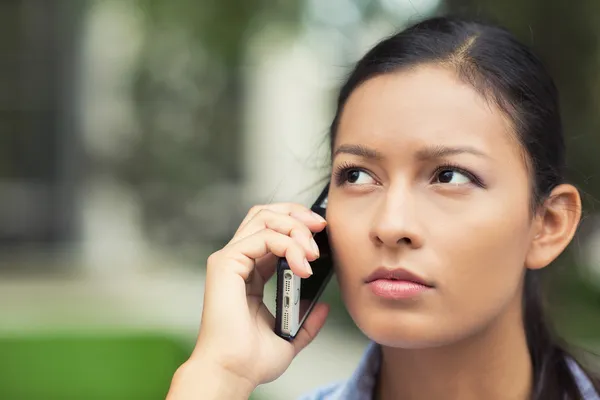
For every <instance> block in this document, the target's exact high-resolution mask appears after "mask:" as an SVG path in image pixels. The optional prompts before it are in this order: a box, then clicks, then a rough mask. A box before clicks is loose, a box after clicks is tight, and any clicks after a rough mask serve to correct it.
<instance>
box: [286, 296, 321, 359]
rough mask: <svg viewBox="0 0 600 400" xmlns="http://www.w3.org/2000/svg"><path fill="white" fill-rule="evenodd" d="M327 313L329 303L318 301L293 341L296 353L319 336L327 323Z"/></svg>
mask: <svg viewBox="0 0 600 400" xmlns="http://www.w3.org/2000/svg"><path fill="white" fill-rule="evenodd" d="M327 314H329V306H328V305H327V304H324V303H318V304H316V305H315V307H314V308H313V310H312V311H311V313H310V315H309V316H308V318H306V321H305V322H304V324H302V328H301V329H300V331H299V332H298V334H297V335H296V337H295V338H294V340H293V341H292V343H293V345H294V351H295V353H296V355H297V354H298V353H300V351H301V350H302V349H304V348H305V347H306V346H307V345H308V344H309V343H310V342H312V341H313V339H314V338H315V337H316V336H317V334H318V333H319V331H320V330H321V328H322V327H323V325H325V319H327Z"/></svg>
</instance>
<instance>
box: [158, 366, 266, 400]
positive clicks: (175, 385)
mask: <svg viewBox="0 0 600 400" xmlns="http://www.w3.org/2000/svg"><path fill="white" fill-rule="evenodd" d="M254 389H255V385H254V384H253V383H252V382H251V381H250V380H248V379H245V378H242V377H240V376H237V375H236V374H234V373H233V372H231V371H228V370H227V369H225V368H222V367H221V366H219V365H218V364H216V363H210V362H204V361H202V360H188V361H186V362H185V363H184V364H183V365H181V366H180V367H179V368H178V369H177V371H176V372H175V374H174V375H173V380H172V382H171V388H170V389H169V394H168V395H167V400H188V399H189V400H192V399H193V400H196V399H248V398H249V397H250V395H251V394H252V391H253V390H254Z"/></svg>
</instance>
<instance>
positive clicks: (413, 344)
mask: <svg viewBox="0 0 600 400" xmlns="http://www.w3.org/2000/svg"><path fill="white" fill-rule="evenodd" d="M355 311H356V312H352V311H351V312H350V315H351V316H352V318H353V319H354V322H355V323H356V325H357V326H358V328H359V329H360V330H361V331H362V332H363V334H364V335H365V336H367V337H368V338H369V339H370V340H372V341H374V342H376V343H378V344H380V345H382V346H388V347H396V348H402V349H426V348H434V347H441V346H445V345H448V344H452V343H455V342H457V341H460V340H461V339H462V338H464V337H467V336H468V332H466V331H462V330H461V331H457V330H456V329H452V328H451V327H449V326H445V324H443V323H440V322H441V321H440V320H439V319H436V318H434V317H433V316H426V315H423V314H422V313H411V312H408V311H400V310H396V311H390V310H385V311H384V310H381V311H380V310H377V311H375V310H373V309H369V310H355ZM390 313H393V314H392V315H390ZM458 325H459V326H460V324H458Z"/></svg>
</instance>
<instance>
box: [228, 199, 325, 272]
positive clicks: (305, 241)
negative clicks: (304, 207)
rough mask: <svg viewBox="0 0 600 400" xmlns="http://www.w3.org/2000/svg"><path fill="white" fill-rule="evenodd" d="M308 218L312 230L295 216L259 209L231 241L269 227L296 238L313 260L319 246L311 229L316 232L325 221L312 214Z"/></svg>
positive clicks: (322, 226)
mask: <svg viewBox="0 0 600 400" xmlns="http://www.w3.org/2000/svg"><path fill="white" fill-rule="evenodd" d="M305 218H306V217H305ZM309 218H310V219H311V224H312V225H311V227H312V231H311V229H310V228H309V227H308V226H307V225H306V223H305V222H302V221H300V220H299V219H297V218H295V217H292V216H290V215H287V214H282V213H279V212H276V211H273V210H271V209H266V208H265V209H263V210H261V211H259V212H258V213H257V214H256V215H255V216H254V218H253V219H252V220H251V221H249V222H248V223H247V224H246V225H245V226H244V227H243V228H241V229H240V230H239V231H238V233H237V235H236V236H237V237H236V238H234V239H233V241H232V243H235V242H236V241H239V240H241V239H243V238H245V237H248V236H251V235H253V234H255V233H257V232H259V231H261V230H263V229H271V230H274V231H275V232H279V233H281V234H284V235H287V236H290V237H292V238H293V239H296V240H297V241H298V243H300V244H301V245H302V246H303V247H304V249H305V250H306V251H307V252H309V253H310V254H311V258H309V261H313V260H315V259H316V258H317V257H318V255H319V248H318V246H317V244H316V243H315V241H314V240H313V231H315V232H318V231H320V230H322V229H323V228H324V227H325V224H326V223H325V220H324V219H322V218H321V219H320V220H319V219H317V218H316V217H312V216H309ZM319 218H320V217H319ZM236 239H237V240H236Z"/></svg>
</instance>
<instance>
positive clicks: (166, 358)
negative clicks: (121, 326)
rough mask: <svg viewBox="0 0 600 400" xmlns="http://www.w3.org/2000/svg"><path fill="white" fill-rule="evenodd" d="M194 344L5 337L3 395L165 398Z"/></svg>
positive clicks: (21, 398)
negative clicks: (189, 349)
mask: <svg viewBox="0 0 600 400" xmlns="http://www.w3.org/2000/svg"><path fill="white" fill-rule="evenodd" d="M187 353H188V349H184V346H182V345H180V344H179V343H178V342H177V341H175V340H173V339H172V338H168V337H162V336H152V335H140V336H136V335H132V336H127V335H122V336H109V335H107V336H102V335H94V336H89V337H88V336H77V335H68V336H66V335H65V336H59V335H47V336H44V335H36V336H31V337H27V336H22V337H14V338H11V337H5V338H2V339H0V354H2V357H0V398H2V399H6V400H29V399H31V400H33V399H47V400H62V399H82V400H83V399H85V400H94V399H98V400H100V399H102V400H104V399H111V400H120V399H122V400H152V399H156V400H159V399H164V398H165V396H166V393H167V390H168V388H169V384H170V382H171V378H172V376H173V373H174V372H175V370H176V368H177V367H178V366H179V365H181V363H182V362H184V361H185V360H186V358H187Z"/></svg>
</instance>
